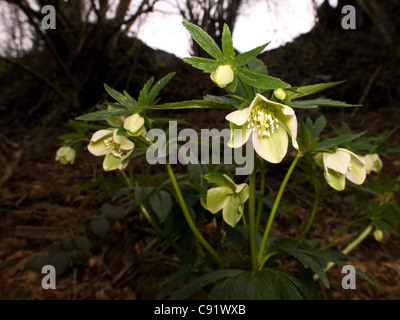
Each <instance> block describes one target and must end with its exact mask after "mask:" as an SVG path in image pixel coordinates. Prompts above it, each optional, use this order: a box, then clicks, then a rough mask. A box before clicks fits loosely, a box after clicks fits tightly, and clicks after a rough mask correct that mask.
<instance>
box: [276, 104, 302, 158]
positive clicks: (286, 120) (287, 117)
mask: <svg viewBox="0 0 400 320" xmlns="http://www.w3.org/2000/svg"><path fill="white" fill-rule="evenodd" d="M279 107H280V108H277V109H276V110H277V111H276V117H277V119H278V120H279V121H280V124H282V123H283V125H284V126H285V127H286V130H287V132H288V133H289V135H290V137H291V138H292V146H293V148H295V149H296V150H297V149H299V145H298V143H297V118H296V115H295V113H294V111H293V109H292V108H291V107H289V106H286V105H284V104H280V106H279Z"/></svg>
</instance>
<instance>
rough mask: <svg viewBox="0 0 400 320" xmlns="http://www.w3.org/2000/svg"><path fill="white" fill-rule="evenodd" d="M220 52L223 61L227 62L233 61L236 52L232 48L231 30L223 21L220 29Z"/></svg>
mask: <svg viewBox="0 0 400 320" xmlns="http://www.w3.org/2000/svg"><path fill="white" fill-rule="evenodd" d="M222 52H223V54H224V56H225V59H226V60H225V62H226V63H227V64H231V63H233V60H234V59H235V55H236V54H235V49H234V48H233V43H232V35H231V31H230V30H229V27H228V25H227V24H226V23H224V28H223V30H222Z"/></svg>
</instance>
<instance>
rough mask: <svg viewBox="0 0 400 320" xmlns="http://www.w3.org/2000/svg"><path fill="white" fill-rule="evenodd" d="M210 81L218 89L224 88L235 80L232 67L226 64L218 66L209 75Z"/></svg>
mask: <svg viewBox="0 0 400 320" xmlns="http://www.w3.org/2000/svg"><path fill="white" fill-rule="evenodd" d="M210 78H211V80H212V81H213V82H214V83H215V84H216V85H217V86H218V87H220V88H225V87H226V86H227V85H228V84H230V83H231V82H232V81H233V79H234V78H235V74H234V73H233V70H232V67H231V66H228V65H227V64H225V65H221V66H218V68H217V69H216V70H215V71H214V72H213V73H211V75H210Z"/></svg>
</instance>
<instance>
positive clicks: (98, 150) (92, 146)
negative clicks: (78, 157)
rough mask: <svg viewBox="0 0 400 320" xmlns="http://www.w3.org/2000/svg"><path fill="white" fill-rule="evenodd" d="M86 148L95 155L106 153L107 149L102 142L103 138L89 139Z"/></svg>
mask: <svg viewBox="0 0 400 320" xmlns="http://www.w3.org/2000/svg"><path fill="white" fill-rule="evenodd" d="M87 148H88V150H89V152H90V153H91V154H93V155H95V156H97V157H99V156H104V155H105V154H107V153H108V149H107V147H106V145H105V144H104V140H103V139H100V140H98V141H96V142H94V141H91V142H90V143H89V145H88V147H87Z"/></svg>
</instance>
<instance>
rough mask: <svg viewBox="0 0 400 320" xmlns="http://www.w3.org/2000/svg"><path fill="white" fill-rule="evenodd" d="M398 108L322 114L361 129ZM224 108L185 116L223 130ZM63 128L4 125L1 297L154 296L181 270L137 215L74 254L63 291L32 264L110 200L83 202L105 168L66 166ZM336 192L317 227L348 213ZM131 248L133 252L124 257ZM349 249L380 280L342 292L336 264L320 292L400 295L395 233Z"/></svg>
mask: <svg viewBox="0 0 400 320" xmlns="http://www.w3.org/2000/svg"><path fill="white" fill-rule="evenodd" d="M399 107H400V106H391V107H380V108H379V109H372V108H369V109H360V110H359V111H358V114H357V115H356V117H354V120H352V119H350V120H349V113H348V112H340V111H336V112H328V113H326V114H325V116H326V117H327V119H328V120H329V121H330V122H329V123H331V124H334V125H335V126H338V127H340V123H341V121H342V120H346V121H347V120H349V121H347V122H348V123H349V124H350V126H351V128H352V129H353V130H354V131H361V130H362V131H363V130H365V128H367V130H368V134H369V135H372V136H373V135H376V134H379V133H380V132H382V131H384V130H389V129H392V128H394V127H396V126H397V124H398V117H397V116H394V115H398V114H399V113H398V108H399ZM210 112H211V116H210ZM321 112H322V111H321ZM225 113H226V112H225V111H195V112H190V113H186V114H181V116H182V117H184V118H185V120H187V121H188V122H189V123H195V127H198V128H201V127H205V128H210V127H217V128H218V127H221V125H224V122H225V120H224V114H225ZM3 128H4V126H3ZM10 130H12V131H13V132H16V131H18V132H19V133H20V134H21V136H23V134H22V133H23V132H25V133H27V134H28V130H26V129H24V128H22V127H21V128H13V129H10ZM63 130H64V128H58V129H54V128H53V129H51V128H50V129H49V132H48V133H47V134H46V138H42V139H41V140H39V141H37V140H36V141H35V140H33V141H28V143H29V145H28V144H24V145H23V144H22V143H23V142H21V143H19V142H18V141H11V140H9V139H8V138H6V137H7V136H8V137H10V136H12V133H10V132H4V135H5V136H4V137H2V139H3V141H4V142H5V144H6V145H7V148H8V150H9V151H12V152H10V153H9V155H10V158H9V159H8V160H9V162H10V163H9V166H8V167H1V168H0V176H2V177H7V175H9V176H8V179H7V181H5V183H3V185H1V187H0V199H1V203H0V211H1V220H0V299H67V300H70V299H78V300H82V299H154V297H155V295H156V294H157V293H158V292H159V291H160V285H161V283H162V282H163V281H164V280H165V279H166V278H168V276H170V275H171V274H173V272H175V271H176V270H179V263H178V262H177V261H178V260H177V258H176V256H175V254H174V253H173V252H172V251H171V252H170V251H168V250H166V251H164V252H157V251H155V250H156V243H155V242H154V240H153V238H152V237H151V236H149V235H148V234H146V233H144V232H143V231H142V230H141V229H140V228H139V227H137V226H135V224H137V223H143V221H139V219H138V217H137V215H134V214H130V215H129V216H125V218H124V220H122V221H116V222H115V223H113V225H112V229H111V232H110V236H109V237H108V238H107V239H106V240H105V241H103V242H100V243H98V244H97V246H98V247H97V248H95V249H94V250H87V251H85V252H84V253H83V254H82V255H81V256H80V257H79V259H77V260H75V261H74V262H71V263H70V265H69V268H68V269H67V270H66V271H65V272H64V273H63V274H62V275H61V276H60V277H59V278H58V279H57V289H56V290H43V289H42V287H41V279H42V277H43V276H44V275H43V274H41V273H39V272H36V271H32V270H30V269H28V268H26V265H27V263H28V262H29V261H30V260H31V259H32V258H33V257H34V256H36V255H38V254H46V253H47V252H48V251H49V249H50V248H51V247H52V246H54V245H56V244H58V243H59V239H60V237H61V236H63V235H70V236H76V235H80V234H83V233H84V232H85V227H84V221H85V219H87V218H88V217H90V216H93V215H98V214H99V207H100V206H101V204H102V203H104V202H106V201H108V194H107V192H106V190H102V191H100V192H98V193H96V194H95V195H94V196H93V197H92V198H91V199H90V200H89V201H88V203H87V204H86V206H85V207H84V209H82V210H81V209H79V205H80V204H81V203H82V201H83V200H85V199H86V198H87V197H88V196H89V194H88V192H85V191H83V192H75V191H74V190H75V189H76V188H78V187H79V186H81V185H83V184H85V183H87V182H89V181H91V180H93V179H95V178H99V177H101V176H102V175H103V172H102V170H101V165H100V163H98V162H93V161H90V160H92V159H93V157H92V156H91V155H90V154H89V153H88V152H87V151H84V152H83V153H82V155H81V156H80V157H79V158H78V159H77V161H76V163H75V164H74V165H73V166H69V165H67V166H63V165H61V164H60V163H59V162H56V161H55V160H54V157H55V152H56V150H57V148H58V147H59V141H58V140H57V139H56V136H57V135H59V134H62V133H65V132H62V131H63ZM60 131H61V132H60ZM385 146H386V147H389V148H400V140H399V135H398V134H397V133H395V134H394V135H392V136H391V137H390V138H389V140H388V141H387V142H386V143H385ZM21 148H22V150H23V151H24V153H23V154H22V155H21V153H20V152H19V150H21ZM29 150H30V151H29ZM32 150H34V151H32ZM35 150H36V151H35ZM28 151H29V152H28ZM12 157H15V158H14V159H13V158H12ZM382 161H383V170H382V173H384V174H386V175H388V176H390V177H391V178H392V179H396V178H397V177H398V176H399V175H400V159H399V157H398V155H396V154H385V155H383V156H382ZM14 164H15V165H14ZM143 168H144V166H140V165H139V164H138V165H137V170H138V171H143V170H144V169H143ZM268 183H270V184H271V185H270V187H271V188H272V189H274V188H277V187H278V186H279V181H278V180H276V181H275V180H274V179H270V180H269V182H268ZM274 184H276V185H274ZM275 190H276V189H275ZM337 197H338V198H337V199H336V200H337V201H339V204H338V207H339V208H338V209H337V210H333V209H332V208H331V207H329V203H328V201H322V202H321V204H320V207H319V215H318V216H317V219H316V221H315V226H314V227H313V231H312V232H313V235H315V236H319V237H322V238H326V237H327V230H326V223H327V222H329V221H331V222H332V223H334V224H335V223H337V221H338V220H341V219H342V220H343V219H347V218H346V217H344V216H343V215H340V213H339V211H340V210H342V209H343V210H345V209H346V206H347V204H346V203H345V202H343V203H340V201H342V200H341V199H343V198H344V195H342V194H340V195H339V196H337ZM291 205H292V206H294V207H295V206H296V205H297V206H298V208H296V207H295V208H296V209H297V210H296V211H297V212H299V213H298V215H300V219H301V221H303V222H304V221H306V217H307V210H306V209H304V208H302V207H301V203H299V202H296V201H293V203H291ZM302 214H303V216H302ZM129 254H130V255H131V256H132V257H134V258H127V256H129ZM351 255H352V258H351V261H349V263H351V264H352V265H354V266H355V267H357V268H359V269H361V270H362V271H363V272H364V273H366V274H367V275H368V276H370V278H371V279H372V280H373V281H374V282H375V283H376V285H377V288H375V287H373V286H372V285H371V284H369V283H368V282H367V281H365V280H363V279H360V278H357V287H356V289H355V290H344V289H343V288H342V287H341V279H342V277H343V275H342V274H341V273H340V271H341V270H340V268H339V267H334V268H332V269H331V270H330V271H329V272H328V278H329V280H330V283H331V289H326V288H325V287H324V286H323V285H322V283H319V282H317V283H316V289H317V292H319V298H320V299H400V241H399V238H398V237H396V236H393V235H389V234H386V233H385V236H384V240H383V241H382V242H381V243H378V242H376V241H375V240H374V239H373V237H369V238H367V239H366V240H365V241H364V242H363V243H362V244H361V245H360V246H359V247H357V248H356V249H355V250H354V251H353V252H352V254H351ZM204 297H205V295H204V292H203V293H201V292H200V293H199V295H197V296H194V297H192V299H197V298H204Z"/></svg>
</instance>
